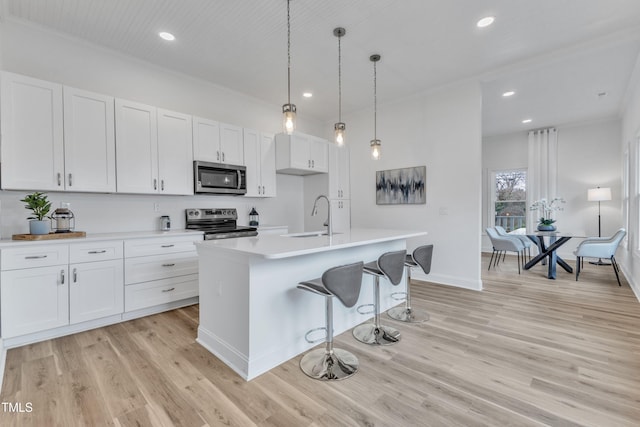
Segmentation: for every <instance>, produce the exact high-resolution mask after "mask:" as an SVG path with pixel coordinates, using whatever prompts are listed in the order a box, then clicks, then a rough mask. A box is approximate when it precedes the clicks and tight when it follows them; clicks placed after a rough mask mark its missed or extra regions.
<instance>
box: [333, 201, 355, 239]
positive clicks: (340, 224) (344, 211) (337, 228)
mask: <svg viewBox="0 0 640 427" xmlns="http://www.w3.org/2000/svg"><path fill="white" fill-rule="evenodd" d="M331 220H332V221H333V224H332V225H333V231H334V232H336V233H346V232H347V231H349V230H350V229H351V200H344V199H343V200H332V201H331Z"/></svg>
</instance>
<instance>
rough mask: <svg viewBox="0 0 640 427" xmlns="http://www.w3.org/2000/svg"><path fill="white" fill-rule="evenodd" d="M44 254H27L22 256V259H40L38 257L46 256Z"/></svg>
mask: <svg viewBox="0 0 640 427" xmlns="http://www.w3.org/2000/svg"><path fill="white" fill-rule="evenodd" d="M46 257H47V256H46V255H29V256H26V257H24V259H40V258H46Z"/></svg>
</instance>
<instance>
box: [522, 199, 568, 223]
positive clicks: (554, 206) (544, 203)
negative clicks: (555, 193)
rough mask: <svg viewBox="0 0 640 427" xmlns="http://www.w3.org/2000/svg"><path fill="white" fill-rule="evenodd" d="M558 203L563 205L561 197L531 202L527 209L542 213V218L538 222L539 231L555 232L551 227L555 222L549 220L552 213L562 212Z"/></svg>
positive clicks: (563, 201)
mask: <svg viewBox="0 0 640 427" xmlns="http://www.w3.org/2000/svg"><path fill="white" fill-rule="evenodd" d="M560 203H565V200H564V199H563V198H562V197H556V198H554V199H551V200H547V199H540V200H536V201H535V202H533V204H532V205H531V207H530V208H529V209H530V210H532V211H542V216H541V217H540V219H539V220H538V230H539V231H556V226H555V225H553V223H554V222H556V220H555V219H553V218H551V216H552V214H553V212H555V211H561V210H562V207H561V206H560Z"/></svg>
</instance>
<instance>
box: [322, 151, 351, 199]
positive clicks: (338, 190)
mask: <svg viewBox="0 0 640 427" xmlns="http://www.w3.org/2000/svg"><path fill="white" fill-rule="evenodd" d="M328 148H329V197H330V198H331V199H349V198H350V197H351V195H350V191H349V149H348V148H347V147H346V146H343V147H338V146H337V145H335V144H329V147H328Z"/></svg>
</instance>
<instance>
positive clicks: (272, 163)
mask: <svg viewBox="0 0 640 427" xmlns="http://www.w3.org/2000/svg"><path fill="white" fill-rule="evenodd" d="M244 160H245V165H246V166H247V194H245V196H246V197H275V196H276V157H275V142H274V140H273V135H270V134H263V133H260V132H258V131H256V130H253V129H246V128H245V129H244Z"/></svg>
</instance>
